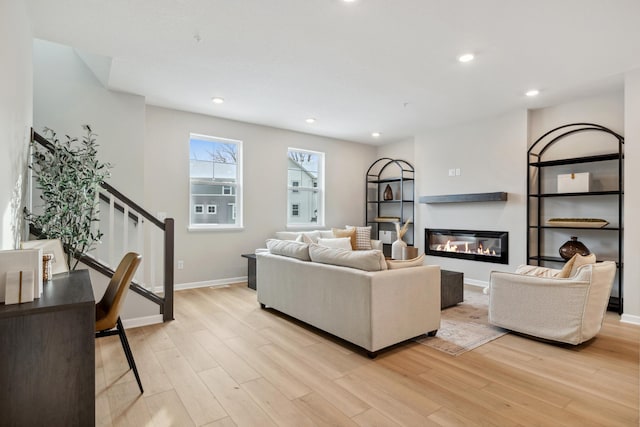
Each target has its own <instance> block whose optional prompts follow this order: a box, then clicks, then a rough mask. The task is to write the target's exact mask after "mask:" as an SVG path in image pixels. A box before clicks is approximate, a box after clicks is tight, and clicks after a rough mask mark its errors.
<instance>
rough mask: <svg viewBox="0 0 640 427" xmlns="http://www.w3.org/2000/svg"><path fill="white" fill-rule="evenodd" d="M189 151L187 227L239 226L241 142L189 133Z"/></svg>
mask: <svg viewBox="0 0 640 427" xmlns="http://www.w3.org/2000/svg"><path fill="white" fill-rule="evenodd" d="M189 148H190V150H189V157H190V158H189V165H190V168H189V173H190V190H191V191H190V192H191V195H190V198H191V206H192V207H194V208H192V209H191V214H190V221H191V225H208V224H210V225H241V224H240V221H239V215H238V214H237V213H238V205H239V202H240V201H239V199H238V196H239V190H240V185H239V184H240V176H239V171H240V148H241V142H240V141H231V140H226V139H221V138H213V137H207V136H202V135H194V134H192V135H191V138H190V140H189ZM195 206H201V207H200V208H198V209H196V208H195ZM205 206H206V209H205Z"/></svg>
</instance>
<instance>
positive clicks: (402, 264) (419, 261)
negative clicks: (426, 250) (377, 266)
mask: <svg viewBox="0 0 640 427" xmlns="http://www.w3.org/2000/svg"><path fill="white" fill-rule="evenodd" d="M386 261H387V268H388V269H389V270H395V269H397V268H407V267H418V266H420V265H424V254H422V255H420V256H418V257H416V258H414V259H407V260H393V259H388V260H386Z"/></svg>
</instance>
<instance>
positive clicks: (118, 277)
mask: <svg viewBox="0 0 640 427" xmlns="http://www.w3.org/2000/svg"><path fill="white" fill-rule="evenodd" d="M141 261H142V257H141V256H140V255H138V254H137V253H135V252H129V253H128V254H126V255H125V256H124V257H123V258H122V261H120V264H119V265H118V268H117V269H116V271H115V273H114V274H113V277H112V278H111V281H110V282H109V286H107V290H106V291H105V292H104V295H103V296H102V299H101V300H100V302H98V303H97V304H96V338H100V337H107V336H111V335H118V336H119V337H120V342H121V343H122V348H123V349H124V354H125V355H126V356H127V362H129V368H130V369H133V373H134V375H135V376H136V381H138V387H140V393H144V390H143V388H142V382H141V381H140V375H138V369H137V368H136V362H135V360H133V354H132V353H131V347H129V341H128V340H127V335H126V334H125V333H124V327H123V326H122V321H121V320H120V308H121V307H122V304H123V303H124V299H125V297H126V296H127V291H128V290H129V285H130V284H131V280H132V279H133V276H134V275H135V273H136V270H137V269H138V266H139V265H140V262H141Z"/></svg>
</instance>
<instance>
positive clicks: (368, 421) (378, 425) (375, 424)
mask: <svg viewBox="0 0 640 427" xmlns="http://www.w3.org/2000/svg"><path fill="white" fill-rule="evenodd" d="M352 419H353V421H355V422H356V424H358V425H359V426H361V427H399V426H401V425H402V424H398V423H396V422H394V421H393V420H391V419H389V418H387V417H385V416H384V414H381V413H380V412H378V411H377V410H376V409H374V408H371V409H368V410H366V411H365V412H363V413H362V414H359V415H356V416H355V417H353V418H352Z"/></svg>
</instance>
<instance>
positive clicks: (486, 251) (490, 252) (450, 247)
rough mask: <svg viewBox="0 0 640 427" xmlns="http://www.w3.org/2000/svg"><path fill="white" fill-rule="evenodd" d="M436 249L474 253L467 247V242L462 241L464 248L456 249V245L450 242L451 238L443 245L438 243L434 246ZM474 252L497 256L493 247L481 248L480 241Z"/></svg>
mask: <svg viewBox="0 0 640 427" xmlns="http://www.w3.org/2000/svg"><path fill="white" fill-rule="evenodd" d="M436 250H437V251H443V252H461V253H466V254H471V253H474V251H472V250H470V249H469V242H464V250H458V245H456V244H452V243H451V240H447V243H446V244H445V245H444V246H443V245H442V244H438V245H437V246H436ZM475 253H477V254H479V255H493V256H497V254H496V251H495V249H490V248H486V249H485V248H483V247H482V243H480V244H479V246H478V248H477V249H476V250H475Z"/></svg>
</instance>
